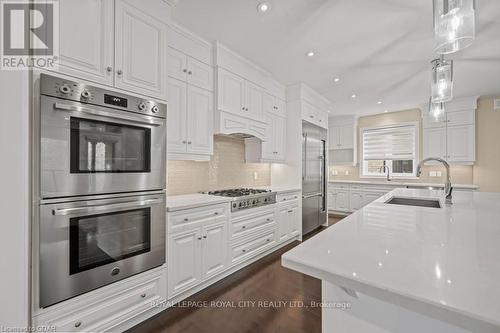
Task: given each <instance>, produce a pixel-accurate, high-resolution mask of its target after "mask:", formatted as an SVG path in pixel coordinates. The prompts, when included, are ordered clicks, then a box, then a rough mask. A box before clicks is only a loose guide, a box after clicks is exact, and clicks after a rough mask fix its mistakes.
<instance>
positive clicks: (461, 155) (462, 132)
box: [446, 125, 476, 163]
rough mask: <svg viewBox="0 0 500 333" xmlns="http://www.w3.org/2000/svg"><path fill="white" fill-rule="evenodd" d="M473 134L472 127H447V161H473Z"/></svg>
mask: <svg viewBox="0 0 500 333" xmlns="http://www.w3.org/2000/svg"><path fill="white" fill-rule="evenodd" d="M474 136H475V132H474V126H472V125H461V126H449V127H448V129H447V143H448V149H447V157H446V158H447V160H448V162H450V163H453V162H468V161H474V160H475V159H476V158H475V149H474V144H475V140H474Z"/></svg>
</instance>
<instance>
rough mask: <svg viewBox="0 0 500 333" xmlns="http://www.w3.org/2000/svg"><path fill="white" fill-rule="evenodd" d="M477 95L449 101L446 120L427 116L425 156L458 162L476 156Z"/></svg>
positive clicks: (465, 161) (464, 162)
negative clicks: (437, 119)
mask: <svg viewBox="0 0 500 333" xmlns="http://www.w3.org/2000/svg"><path fill="white" fill-rule="evenodd" d="M476 101H477V99H476V98H469V99H462V100H457V101H454V102H451V103H449V104H447V112H446V115H445V117H444V119H443V120H441V121H435V120H434V119H432V118H431V117H428V116H424V117H423V140H422V141H423V158H428V157H440V158H442V159H445V160H446V161H448V162H449V163H452V164H456V165H471V164H474V162H475V160H476V132H475V129H476V120H475V118H476V117H475V114H476V112H475V111H476V107H477V106H476Z"/></svg>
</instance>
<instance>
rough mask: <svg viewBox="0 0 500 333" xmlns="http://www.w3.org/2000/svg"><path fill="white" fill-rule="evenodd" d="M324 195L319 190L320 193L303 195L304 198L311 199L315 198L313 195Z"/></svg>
mask: <svg viewBox="0 0 500 333" xmlns="http://www.w3.org/2000/svg"><path fill="white" fill-rule="evenodd" d="M321 196H323V195H322V194H321V192H318V193H311V194H305V195H303V196H302V199H309V198H313V197H321Z"/></svg>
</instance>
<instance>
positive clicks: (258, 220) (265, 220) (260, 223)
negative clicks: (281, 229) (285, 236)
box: [230, 213, 276, 239]
mask: <svg viewBox="0 0 500 333" xmlns="http://www.w3.org/2000/svg"><path fill="white" fill-rule="evenodd" d="M274 225H276V222H275V218H274V213H267V214H263V215H260V216H257V217H252V218H245V219H238V220H233V221H232V222H231V226H230V228H231V230H230V235H231V239H234V238H238V237H241V236H244V235H246V234H249V233H252V232H254V231H256V230H261V229H264V228H267V227H270V228H272V227H273V226H274Z"/></svg>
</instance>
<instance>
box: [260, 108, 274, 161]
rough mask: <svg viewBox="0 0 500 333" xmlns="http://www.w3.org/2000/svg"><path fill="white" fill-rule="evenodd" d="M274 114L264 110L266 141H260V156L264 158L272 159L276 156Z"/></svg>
mask: <svg viewBox="0 0 500 333" xmlns="http://www.w3.org/2000/svg"><path fill="white" fill-rule="evenodd" d="M274 118H276V116H274V115H273V114H272V113H270V112H266V114H265V116H264V121H265V122H266V124H267V128H266V133H267V141H264V142H262V158H263V159H266V160H274V159H275V158H276V154H275V152H276V144H275V132H276V130H275V125H276V123H275V121H274Z"/></svg>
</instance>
